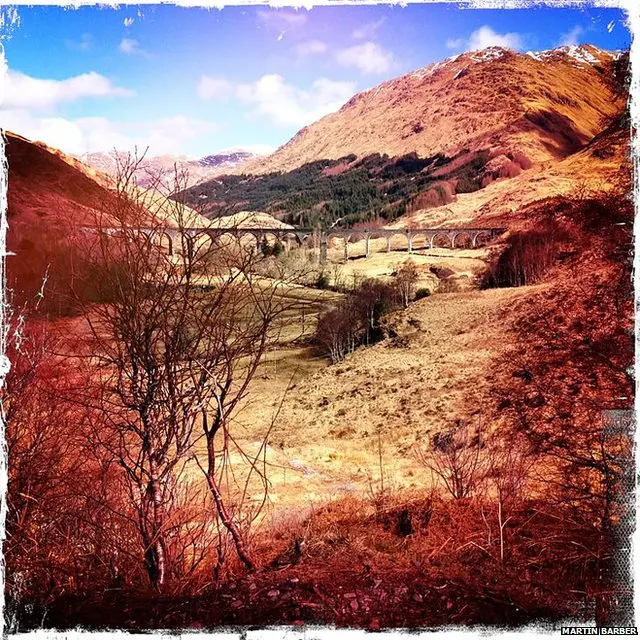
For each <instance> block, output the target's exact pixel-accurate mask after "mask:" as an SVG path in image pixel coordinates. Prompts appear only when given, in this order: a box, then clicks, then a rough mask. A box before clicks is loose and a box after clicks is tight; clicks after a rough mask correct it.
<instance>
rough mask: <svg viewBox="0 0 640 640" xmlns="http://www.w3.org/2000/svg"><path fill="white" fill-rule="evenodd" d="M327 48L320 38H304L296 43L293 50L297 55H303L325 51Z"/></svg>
mask: <svg viewBox="0 0 640 640" xmlns="http://www.w3.org/2000/svg"><path fill="white" fill-rule="evenodd" d="M328 48H329V47H328V46H327V43H326V42H323V41H322V40H305V41H304V42H300V43H299V44H297V45H296V47H295V51H296V53H297V54H298V55H299V56H301V57H305V56H312V55H318V54H321V53H326V52H327V49H328Z"/></svg>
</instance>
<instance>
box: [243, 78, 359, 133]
mask: <svg viewBox="0 0 640 640" xmlns="http://www.w3.org/2000/svg"><path fill="white" fill-rule="evenodd" d="M354 89H355V87H354V84H353V83H351V82H336V81H333V80H328V79H326V78H320V79H318V80H316V81H315V82H313V84H312V85H311V88H310V89H309V90H304V89H299V88H298V87H295V86H293V85H290V84H287V83H286V82H285V79H284V78H283V77H282V76H280V75H278V74H270V75H265V76H262V77H261V78H260V79H259V80H257V81H256V82H254V83H251V84H243V85H239V86H238V87H237V96H238V98H239V99H240V100H241V101H242V102H244V103H246V104H248V105H253V106H254V108H255V110H254V114H257V115H263V116H266V117H267V118H269V119H270V120H271V121H272V122H274V123H275V124H277V125H285V126H296V127H302V126H304V125H307V124H310V123H312V122H314V121H315V120H318V119H319V118H322V117H323V116H325V115H327V114H328V113H332V112H334V111H337V110H338V109H339V108H340V107H341V106H342V105H343V104H344V103H345V102H346V101H347V100H348V99H349V98H350V97H351V96H352V95H353V91H354Z"/></svg>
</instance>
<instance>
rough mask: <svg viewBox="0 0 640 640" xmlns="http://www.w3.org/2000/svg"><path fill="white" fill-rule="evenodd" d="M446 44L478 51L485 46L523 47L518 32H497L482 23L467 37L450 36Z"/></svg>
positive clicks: (514, 48)
mask: <svg viewBox="0 0 640 640" xmlns="http://www.w3.org/2000/svg"><path fill="white" fill-rule="evenodd" d="M446 45H447V47H448V48H449V49H465V50H467V51H478V50H479V49H486V48H487V47H504V48H505V49H513V50H514V51H519V50H521V49H522V48H523V47H524V44H523V40H522V36H521V35H520V34H519V33H497V32H496V31H494V30H493V29H492V28H491V27H490V26H488V25H484V26H482V27H480V28H479V29H476V30H475V31H474V32H473V33H472V34H471V35H470V36H469V38H468V39H465V38H451V39H449V40H447V42H446Z"/></svg>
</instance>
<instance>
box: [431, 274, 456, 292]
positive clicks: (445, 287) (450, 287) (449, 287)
mask: <svg viewBox="0 0 640 640" xmlns="http://www.w3.org/2000/svg"><path fill="white" fill-rule="evenodd" d="M458 291H460V286H459V285H458V282H457V280H454V279H453V278H447V279H446V280H440V284H438V288H437V289H436V293H457V292H458Z"/></svg>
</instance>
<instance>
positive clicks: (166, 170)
mask: <svg viewBox="0 0 640 640" xmlns="http://www.w3.org/2000/svg"><path fill="white" fill-rule="evenodd" d="M128 157H129V154H128V152H125V151H110V152H108V153H105V152H95V153H85V154H82V155H79V156H77V158H78V160H80V161H81V162H83V163H84V164H86V165H88V166H89V167H92V168H93V169H96V170H98V171H101V172H102V173H106V174H108V175H111V176H113V175H115V174H116V172H117V170H118V165H119V164H122V162H126V161H127V158H128ZM256 157H257V155H256V154H255V153H251V152H249V151H242V150H237V151H222V152H220V153H214V154H211V155H207V156H204V157H202V158H199V159H196V160H194V159H192V158H189V157H187V156H185V155H179V156H173V155H161V156H153V157H149V158H147V157H144V158H143V160H142V162H141V163H140V167H139V169H138V170H137V171H136V179H137V181H138V184H139V185H140V186H141V187H147V186H150V185H151V183H152V182H153V181H154V179H157V178H160V179H161V180H162V181H163V182H165V183H166V182H169V183H171V181H172V180H173V178H174V175H175V171H176V169H177V170H178V172H180V173H181V172H184V174H185V179H186V181H187V185H186V186H188V187H190V186H193V185H195V184H198V183H200V182H204V181H206V180H209V179H211V178H213V177H215V176H217V175H220V174H221V173H225V172H227V171H231V170H233V169H237V168H239V167H240V166H241V165H242V164H243V163H245V162H247V161H248V160H251V159H253V158H256Z"/></svg>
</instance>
